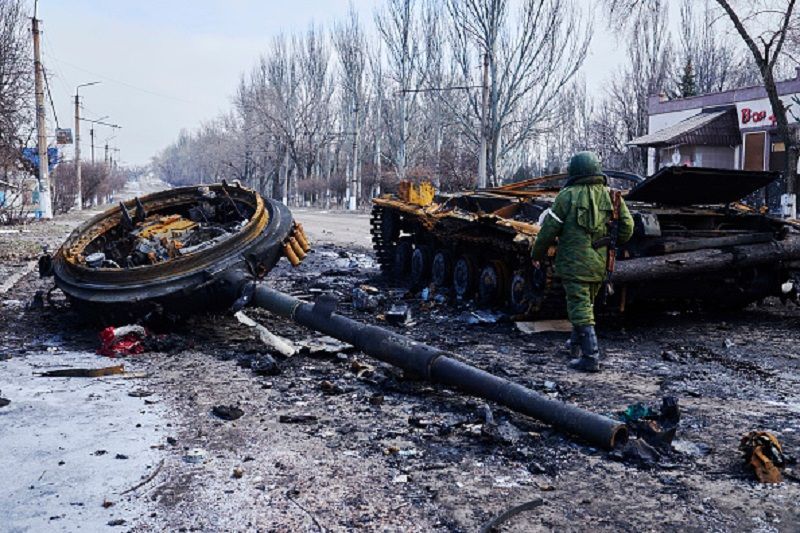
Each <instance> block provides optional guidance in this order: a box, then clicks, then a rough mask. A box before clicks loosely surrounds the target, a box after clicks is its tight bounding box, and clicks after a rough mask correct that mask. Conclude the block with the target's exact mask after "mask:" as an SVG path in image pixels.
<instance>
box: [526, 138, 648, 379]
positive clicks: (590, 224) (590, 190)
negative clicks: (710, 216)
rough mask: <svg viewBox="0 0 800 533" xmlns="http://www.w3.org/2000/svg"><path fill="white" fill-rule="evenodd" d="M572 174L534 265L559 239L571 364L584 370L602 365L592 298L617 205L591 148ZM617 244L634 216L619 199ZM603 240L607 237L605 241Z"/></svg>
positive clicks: (540, 238)
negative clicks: (568, 325) (568, 322)
mask: <svg viewBox="0 0 800 533" xmlns="http://www.w3.org/2000/svg"><path fill="white" fill-rule="evenodd" d="M567 172H568V178H567V182H566V184H565V185H564V188H563V189H562V190H561V191H560V192H559V193H558V196H557V197H556V199H555V202H554V203H553V206H552V207H551V208H550V209H548V210H547V211H545V213H544V214H543V215H542V218H543V220H540V223H541V228H540V230H539V233H538V235H537V236H536V241H535V242H534V244H533V249H532V251H531V256H532V258H533V262H534V266H537V267H538V266H539V262H540V261H543V260H544V259H545V258H546V257H547V250H548V248H549V247H550V246H552V245H554V244H555V243H556V239H557V240H558V249H557V253H556V264H555V274H556V276H558V277H560V278H561V280H562V283H563V285H564V290H565V291H566V293H567V314H568V316H569V321H570V322H571V323H572V336H571V338H570V341H569V343H568V346H569V347H570V353H571V354H572V356H573V357H574V359H572V360H571V361H570V362H569V366H570V367H571V368H574V369H576V370H582V371H585V372H597V371H598V370H600V362H599V358H600V349H599V347H598V344H597V334H596V333H595V330H594V323H595V322H594V300H595V297H596V296H597V293H598V292H599V290H600V287H601V285H602V283H603V279H604V277H605V275H606V261H607V259H608V247H607V245H606V244H605V243H607V242H608V239H606V238H605V237H607V236H608V231H609V222H610V221H611V219H612V213H613V205H612V201H611V195H610V193H609V189H608V187H607V186H606V185H607V181H606V176H605V175H604V174H603V172H602V170H601V166H600V160H599V158H598V157H597V155H596V154H594V153H592V152H579V153H577V154H575V155H574V156H573V157H572V159H571V160H570V162H569V167H568V170H567ZM618 228H619V229H618V235H617V244H623V243H625V242H626V241H627V240H628V239H630V238H631V235H633V218H632V217H631V214H630V212H629V211H628V207H627V206H626V205H625V201H624V200H620V206H619V225H618ZM604 241H605V243H604Z"/></svg>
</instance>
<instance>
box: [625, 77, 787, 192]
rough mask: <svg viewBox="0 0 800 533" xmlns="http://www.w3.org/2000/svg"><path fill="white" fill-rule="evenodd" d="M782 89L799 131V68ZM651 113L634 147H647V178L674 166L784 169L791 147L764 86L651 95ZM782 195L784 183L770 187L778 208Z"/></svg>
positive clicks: (781, 91) (633, 143)
mask: <svg viewBox="0 0 800 533" xmlns="http://www.w3.org/2000/svg"><path fill="white" fill-rule="evenodd" d="M777 88H778V94H779V95H780V97H781V100H783V102H784V103H785V105H786V106H787V107H788V109H789V113H788V116H787V118H788V119H789V123H790V125H791V126H794V127H795V128H797V126H798V118H800V68H798V69H797V74H796V76H795V78H794V79H790V80H786V81H781V82H778V83H777ZM792 111H794V113H792ZM648 114H649V123H648V131H649V132H650V133H648V134H647V135H644V136H642V137H639V138H637V139H633V140H632V141H631V142H630V143H629V144H630V145H634V146H641V147H645V148H648V165H647V171H648V174H653V173H655V172H656V171H657V170H659V169H661V168H663V167H666V166H673V165H674V166H677V165H686V166H698V167H700V166H702V167H712V168H725V169H742V170H776V171H783V166H784V164H785V161H786V149H785V146H784V144H783V142H781V141H780V139H779V138H778V133H777V127H776V123H775V119H774V117H773V116H772V108H771V106H770V104H769V100H768V98H767V93H766V90H765V89H764V87H763V86H756V87H745V88H742V89H732V90H729V91H722V92H718V93H710V94H704V95H700V96H692V97H689V98H677V99H674V100H667V99H666V97H664V96H651V97H650V102H649V109H648ZM773 191H774V193H773ZM776 193H777V194H776ZM782 193H783V187H782V185H781V184H776V185H775V186H773V187H770V194H769V196H770V204H771V205H772V206H773V207H775V204H777V203H778V202H779V201H780V199H779V198H778V197H779V195H780V194H782Z"/></svg>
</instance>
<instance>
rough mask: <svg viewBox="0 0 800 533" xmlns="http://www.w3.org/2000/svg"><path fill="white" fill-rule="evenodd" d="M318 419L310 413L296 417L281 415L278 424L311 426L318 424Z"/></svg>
mask: <svg viewBox="0 0 800 533" xmlns="http://www.w3.org/2000/svg"><path fill="white" fill-rule="evenodd" d="M317 420H318V417H317V416H316V415H312V414H309V413H302V414H296V415H281V416H279V417H278V422H280V423H281V424H310V423H312V422H316V421H317Z"/></svg>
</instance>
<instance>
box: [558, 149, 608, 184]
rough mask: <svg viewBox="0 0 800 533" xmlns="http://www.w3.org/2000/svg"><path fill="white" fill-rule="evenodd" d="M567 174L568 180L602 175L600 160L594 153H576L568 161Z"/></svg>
mask: <svg viewBox="0 0 800 533" xmlns="http://www.w3.org/2000/svg"><path fill="white" fill-rule="evenodd" d="M567 174H569V176H568V177H569V179H570V180H574V179H578V178H586V177H589V176H603V175H604V174H603V169H602V167H601V166H600V158H599V157H598V156H597V154H596V153H594V152H578V153H577V154H575V155H573V156H572V159H570V160H569V166H568V167H567Z"/></svg>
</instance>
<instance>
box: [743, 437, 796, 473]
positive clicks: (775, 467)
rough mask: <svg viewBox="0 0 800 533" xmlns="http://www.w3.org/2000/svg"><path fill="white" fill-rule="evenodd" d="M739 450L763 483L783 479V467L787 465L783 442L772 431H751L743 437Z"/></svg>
mask: <svg viewBox="0 0 800 533" xmlns="http://www.w3.org/2000/svg"><path fill="white" fill-rule="evenodd" d="M739 450H740V451H741V452H742V454H743V456H744V461H745V463H746V464H748V465H750V467H751V468H752V469H753V472H754V473H755V476H756V479H758V481H760V482H761V483H780V482H781V481H783V475H782V474H781V469H783V468H784V467H785V466H786V459H785V457H784V455H783V449H782V448H781V443H780V442H778V439H777V438H776V437H775V435H773V434H772V433H768V432H766V431H751V432H750V433H748V434H747V435H745V436H743V437H742V440H741V442H740V443H739Z"/></svg>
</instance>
